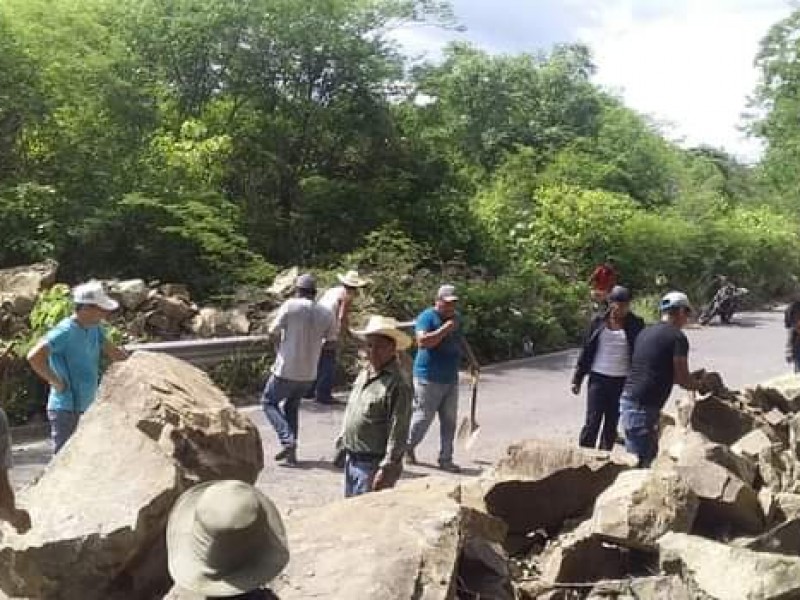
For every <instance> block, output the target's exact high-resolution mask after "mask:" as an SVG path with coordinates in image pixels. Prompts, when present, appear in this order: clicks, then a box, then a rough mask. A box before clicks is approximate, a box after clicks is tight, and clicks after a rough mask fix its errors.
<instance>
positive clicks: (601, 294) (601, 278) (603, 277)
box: [589, 258, 619, 302]
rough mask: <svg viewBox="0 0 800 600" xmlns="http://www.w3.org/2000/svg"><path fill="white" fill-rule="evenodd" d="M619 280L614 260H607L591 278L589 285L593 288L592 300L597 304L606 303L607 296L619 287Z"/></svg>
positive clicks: (597, 268)
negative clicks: (616, 286)
mask: <svg viewBox="0 0 800 600" xmlns="http://www.w3.org/2000/svg"><path fill="white" fill-rule="evenodd" d="M618 279H619V273H617V269H616V265H615V264H614V259H612V258H607V259H606V261H605V262H604V263H603V264H601V265H597V267H596V268H595V270H594V271H593V272H592V276H591V277H590V278H589V285H590V286H591V287H592V299H593V300H594V301H595V302H603V301H605V299H606V296H607V295H608V294H609V292H611V290H612V289H613V288H614V286H615V285H617V280H618Z"/></svg>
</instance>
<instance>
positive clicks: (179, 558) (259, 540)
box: [167, 480, 289, 597]
mask: <svg viewBox="0 0 800 600" xmlns="http://www.w3.org/2000/svg"><path fill="white" fill-rule="evenodd" d="M167 555H168V561H167V562H168V566H169V573H170V575H171V576H172V578H173V579H174V580H175V583H176V584H177V585H178V586H179V587H180V588H183V589H186V590H189V591H192V592H195V593H198V594H201V595H204V596H222V597H225V596H231V595H236V594H243V593H245V592H249V591H251V590H255V589H258V588H259V587H261V586H263V585H265V584H266V583H268V582H269V581H271V580H272V579H274V578H275V577H276V576H277V575H278V574H279V573H280V572H281V571H282V570H283V568H284V567H285V566H286V564H287V563H288V562H289V546H288V544H287V542H286V530H285V529H284V526H283V520H282V519H281V516H280V514H279V513H278V509H277V508H275V505H274V504H273V503H272V502H271V501H270V499H269V498H267V497H266V496H265V495H264V494H262V493H261V492H260V491H258V490H257V489H256V488H254V487H253V486H252V485H249V484H247V483H244V482H242V481H234V480H226V481H209V482H206V483H201V484H199V485H196V486H194V487H192V488H190V489H189V490H188V491H186V492H184V494H183V495H182V496H181V497H180V498H178V501H177V502H176V503H175V506H174V507H173V508H172V512H171V513H170V516H169V522H168V523H167Z"/></svg>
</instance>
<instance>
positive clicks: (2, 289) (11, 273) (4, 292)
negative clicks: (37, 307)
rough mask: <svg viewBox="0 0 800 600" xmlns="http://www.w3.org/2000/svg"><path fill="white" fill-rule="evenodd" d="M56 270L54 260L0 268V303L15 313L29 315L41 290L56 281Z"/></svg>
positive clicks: (56, 266)
mask: <svg viewBox="0 0 800 600" xmlns="http://www.w3.org/2000/svg"><path fill="white" fill-rule="evenodd" d="M56 271H58V263H57V262H55V261H54V260H46V261H44V262H40V263H34V264H32V265H24V266H19V267H12V268H10V269H0V305H2V306H3V308H4V309H7V310H9V311H10V312H11V313H12V314H14V315H17V316H27V315H28V313H30V312H31V309H32V308H33V305H34V303H35V302H36V298H37V297H38V296H39V292H41V291H42V290H44V289H47V288H49V287H50V286H52V285H53V284H54V283H55V277H56Z"/></svg>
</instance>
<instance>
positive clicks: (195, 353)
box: [125, 335, 270, 367]
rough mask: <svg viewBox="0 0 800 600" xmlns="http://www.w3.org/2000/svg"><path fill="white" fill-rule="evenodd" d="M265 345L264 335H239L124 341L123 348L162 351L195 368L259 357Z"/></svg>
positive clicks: (265, 347) (264, 349) (266, 338)
mask: <svg viewBox="0 0 800 600" xmlns="http://www.w3.org/2000/svg"><path fill="white" fill-rule="evenodd" d="M269 344H270V337H269V336H268V335H241V336H236V337H225V338H209V339H200V340H178V341H174V342H150V343H146V344H128V345H127V346H125V349H126V350H127V351H128V352H135V351H137V350H145V351H147V352H163V353H164V354H169V355H170V356H174V357H175V358H180V359H181V360H185V361H186V362H189V363H191V364H193V365H196V366H198V367H213V366H214V365H218V364H219V363H221V362H223V361H225V360H226V359H228V358H234V357H236V358H244V359H248V358H259V357H261V356H263V355H264V354H265V352H266V350H267V348H268V346H269Z"/></svg>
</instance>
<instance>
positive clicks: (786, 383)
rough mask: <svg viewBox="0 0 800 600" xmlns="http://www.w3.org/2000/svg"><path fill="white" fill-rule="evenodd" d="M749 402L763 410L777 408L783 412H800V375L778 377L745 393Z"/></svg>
mask: <svg viewBox="0 0 800 600" xmlns="http://www.w3.org/2000/svg"><path fill="white" fill-rule="evenodd" d="M745 397H746V398H747V399H748V401H749V402H751V403H752V404H755V405H757V406H759V407H761V408H762V409H764V410H765V411H766V410H769V409H770V408H773V407H777V408H778V409H780V410H781V411H782V412H784V413H786V412H798V411H800V375H797V374H791V375H784V376H782V377H776V378H775V379H771V380H769V381H767V382H764V383H762V384H760V385H757V386H755V387H754V388H751V389H748V390H746V391H745Z"/></svg>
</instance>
